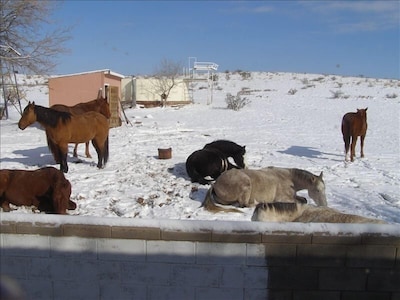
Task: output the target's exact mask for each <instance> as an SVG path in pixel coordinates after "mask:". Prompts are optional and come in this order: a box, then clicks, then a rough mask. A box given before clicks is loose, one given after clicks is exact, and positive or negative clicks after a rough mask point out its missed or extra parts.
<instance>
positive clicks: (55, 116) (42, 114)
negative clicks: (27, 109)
mask: <svg viewBox="0 0 400 300" xmlns="http://www.w3.org/2000/svg"><path fill="white" fill-rule="evenodd" d="M34 107H35V113H36V118H37V120H38V122H43V123H46V124H47V125H49V126H50V127H56V126H57V124H58V121H59V120H60V119H61V121H62V122H63V123H64V124H65V123H66V122H68V121H69V120H70V119H71V113H69V112H64V111H57V110H55V109H51V108H47V107H43V106H40V105H35V106H34Z"/></svg>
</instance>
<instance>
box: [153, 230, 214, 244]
mask: <svg viewBox="0 0 400 300" xmlns="http://www.w3.org/2000/svg"><path fill="white" fill-rule="evenodd" d="M161 239H162V240H165V241H191V242H210V241H211V231H204V232H183V231H166V230H163V231H161Z"/></svg>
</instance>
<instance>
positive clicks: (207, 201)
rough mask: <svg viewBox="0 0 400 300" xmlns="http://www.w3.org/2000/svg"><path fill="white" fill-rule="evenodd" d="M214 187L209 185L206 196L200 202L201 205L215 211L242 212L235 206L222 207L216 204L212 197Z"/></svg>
mask: <svg viewBox="0 0 400 300" xmlns="http://www.w3.org/2000/svg"><path fill="white" fill-rule="evenodd" d="M214 195H215V194H214V189H213V186H211V187H210V188H209V189H208V191H207V194H206V197H205V198H204V201H203V203H202V204H201V207H204V208H205V209H206V210H208V211H210V212H213V213H217V212H239V213H242V211H240V210H238V209H236V208H224V207H220V206H217V205H216V204H215V199H214Z"/></svg>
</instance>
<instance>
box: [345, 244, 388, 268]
mask: <svg viewBox="0 0 400 300" xmlns="http://www.w3.org/2000/svg"><path fill="white" fill-rule="evenodd" d="M395 264H396V247H394V246H373V245H360V246H354V247H350V248H349V250H348V253H347V261H346V265H347V266H350V267H369V268H370V267H379V268H392V267H394V266H395Z"/></svg>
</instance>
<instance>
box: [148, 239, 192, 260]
mask: <svg viewBox="0 0 400 300" xmlns="http://www.w3.org/2000/svg"><path fill="white" fill-rule="evenodd" d="M146 254H147V261H149V262H175V263H194V262H195V260H196V257H195V243H194V242H180V241H147V242H146Z"/></svg>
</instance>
